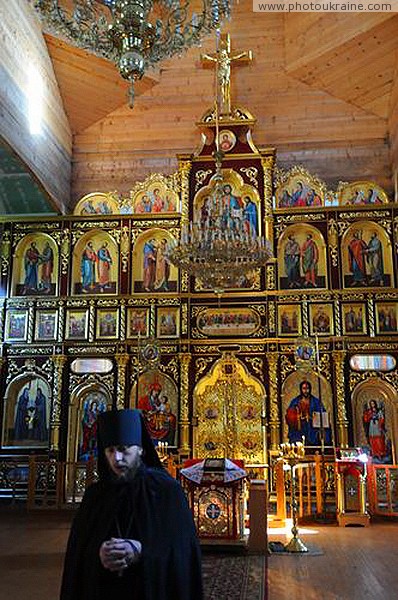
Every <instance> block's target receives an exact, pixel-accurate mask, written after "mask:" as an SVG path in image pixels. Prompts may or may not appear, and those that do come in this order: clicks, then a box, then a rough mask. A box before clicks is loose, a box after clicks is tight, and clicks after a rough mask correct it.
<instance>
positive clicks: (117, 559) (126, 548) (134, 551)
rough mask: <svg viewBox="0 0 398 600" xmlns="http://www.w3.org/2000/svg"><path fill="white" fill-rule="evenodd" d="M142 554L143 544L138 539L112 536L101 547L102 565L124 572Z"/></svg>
mask: <svg viewBox="0 0 398 600" xmlns="http://www.w3.org/2000/svg"><path fill="white" fill-rule="evenodd" d="M140 554H141V544H140V542H138V541H137V540H124V539H121V538H111V539H110V540H106V541H105V542H104V543H103V544H102V545H101V547H100V551H99V555H100V560H101V563H102V566H103V567H104V568H105V569H108V570H109V571H112V572H116V571H118V572H119V573H122V572H123V571H124V570H125V569H127V568H128V567H129V566H130V565H131V564H133V563H134V562H137V560H138V559H139V556H140Z"/></svg>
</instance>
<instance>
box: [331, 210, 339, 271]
mask: <svg viewBox="0 0 398 600" xmlns="http://www.w3.org/2000/svg"><path fill="white" fill-rule="evenodd" d="M328 244H329V252H330V256H331V259H332V265H333V266H334V267H337V265H338V262H339V253H338V245H339V236H338V228H337V223H336V220H335V219H329V222H328Z"/></svg>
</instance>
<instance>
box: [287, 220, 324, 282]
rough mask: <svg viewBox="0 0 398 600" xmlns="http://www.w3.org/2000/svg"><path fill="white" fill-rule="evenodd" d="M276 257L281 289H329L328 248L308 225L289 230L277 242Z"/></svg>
mask: <svg viewBox="0 0 398 600" xmlns="http://www.w3.org/2000/svg"><path fill="white" fill-rule="evenodd" d="M277 256H278V274H279V288H280V289H282V290H289V289H315V288H319V289H324V288H326V287H327V285H328V280H327V261H326V244H325V240H324V238H323V235H322V234H321V232H320V231H319V230H318V229H316V227H313V226H312V225H308V224H306V223H297V224H295V225H290V226H289V227H286V229H285V230H284V231H283V233H282V235H281V236H280V238H279V241H278V251H277Z"/></svg>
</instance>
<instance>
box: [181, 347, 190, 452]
mask: <svg viewBox="0 0 398 600" xmlns="http://www.w3.org/2000/svg"><path fill="white" fill-rule="evenodd" d="M179 358H180V365H181V399H180V452H181V454H183V455H189V453H190V451H191V448H190V445H189V427H190V422H189V365H190V362H191V359H192V356H191V354H189V353H184V354H182V353H181V354H180V355H179Z"/></svg>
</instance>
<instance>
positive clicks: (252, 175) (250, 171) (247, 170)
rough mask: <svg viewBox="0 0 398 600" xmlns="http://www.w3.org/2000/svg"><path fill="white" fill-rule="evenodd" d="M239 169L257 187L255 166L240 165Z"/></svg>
mask: <svg viewBox="0 0 398 600" xmlns="http://www.w3.org/2000/svg"><path fill="white" fill-rule="evenodd" d="M239 170H240V172H241V173H244V174H245V175H246V176H247V178H248V180H249V181H250V183H252V184H253V185H255V186H256V187H257V188H258V181H257V177H258V169H256V167H241V168H240V169H239Z"/></svg>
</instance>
